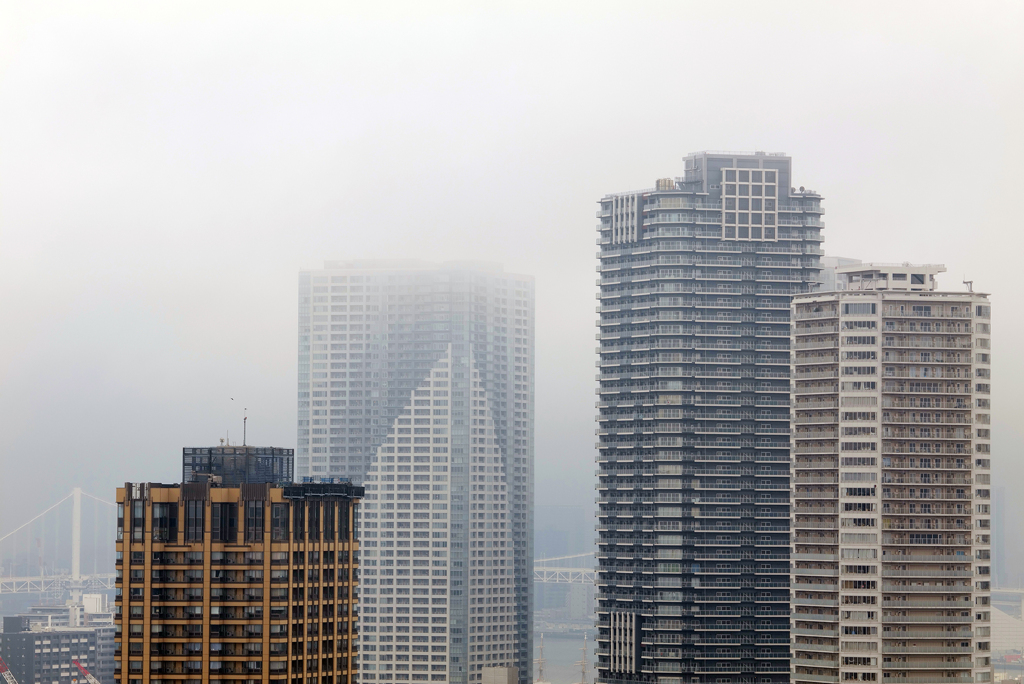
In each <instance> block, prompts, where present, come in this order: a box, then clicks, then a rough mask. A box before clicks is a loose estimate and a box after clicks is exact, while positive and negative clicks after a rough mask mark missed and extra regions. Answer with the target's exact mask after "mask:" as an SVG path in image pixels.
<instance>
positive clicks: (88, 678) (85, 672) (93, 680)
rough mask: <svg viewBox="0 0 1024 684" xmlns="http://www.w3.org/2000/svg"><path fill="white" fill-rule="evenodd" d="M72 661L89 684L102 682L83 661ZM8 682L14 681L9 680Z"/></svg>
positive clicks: (9, 683)
mask: <svg viewBox="0 0 1024 684" xmlns="http://www.w3.org/2000/svg"><path fill="white" fill-rule="evenodd" d="M71 662H73V663H74V664H75V667H77V668H78V671H79V672H81V673H82V676H84V677H85V680H86V681H87V682H89V684H100V680H98V679H96V678H95V677H93V676H92V675H91V674H89V671H88V670H86V669H85V668H84V667H82V663H80V662H78V661H77V660H72V661H71ZM7 684H12V683H11V682H8V683H7ZM14 684H17V682H15V683H14Z"/></svg>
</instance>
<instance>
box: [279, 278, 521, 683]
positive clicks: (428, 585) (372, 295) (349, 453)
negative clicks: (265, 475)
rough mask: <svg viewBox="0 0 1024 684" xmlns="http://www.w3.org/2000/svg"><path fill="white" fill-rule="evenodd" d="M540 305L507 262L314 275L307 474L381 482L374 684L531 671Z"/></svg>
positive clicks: (370, 538)
mask: <svg viewBox="0 0 1024 684" xmlns="http://www.w3.org/2000/svg"><path fill="white" fill-rule="evenodd" d="M533 317H534V289H533V279H532V278H531V277H529V276H523V275H515V274H510V273H505V272H503V271H502V270H501V269H500V267H497V266H494V265H485V264H464V263H446V264H429V263H423V262H328V263H327V264H325V267H324V268H323V269H320V270H314V271H306V272H303V273H301V274H300V276H299V388H298V389H299V416H298V421H299V425H298V449H297V452H296V464H295V470H296V474H297V475H298V476H300V477H301V476H314V477H315V476H321V475H323V476H336V475H341V476H345V477H350V478H352V479H353V480H354V481H356V482H359V483H363V482H365V485H366V499H365V503H364V506H363V510H364V513H363V517H362V528H361V531H360V534H361V537H362V538H363V540H364V550H363V558H364V562H363V564H362V566H363V567H362V569H361V573H362V585H363V586H362V589H361V603H362V617H361V624H362V629H363V643H364V645H365V648H364V651H363V656H362V666H363V667H362V674H361V678H362V681H365V682H374V683H379V682H406V681H424V680H425V681H438V682H440V681H443V682H453V683H455V682H460V683H462V682H465V683H471V682H479V681H481V679H482V676H483V669H484V668H486V667H488V666H492V667H493V666H515V667H518V669H519V673H520V681H521V682H523V683H524V684H525V683H526V682H527V681H528V679H529V673H530V672H531V664H532V655H531V653H532V649H531V632H532V624H531V619H530V618H531V600H532V599H531V596H532V578H533V577H532V576H533V573H532V560H533V364H534V358H533V344H534V332H533V325H534V323H533Z"/></svg>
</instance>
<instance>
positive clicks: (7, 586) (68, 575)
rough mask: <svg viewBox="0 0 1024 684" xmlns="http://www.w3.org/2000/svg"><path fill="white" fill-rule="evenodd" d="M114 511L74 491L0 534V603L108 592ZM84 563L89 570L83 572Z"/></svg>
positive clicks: (562, 568) (568, 572) (540, 578)
mask: <svg viewBox="0 0 1024 684" xmlns="http://www.w3.org/2000/svg"><path fill="white" fill-rule="evenodd" d="M83 502H88V503H87V508H86V516H85V517H86V519H88V518H90V517H91V518H92V519H91V521H88V520H87V523H86V531H87V533H86V535H85V536H86V537H87V538H88V539H87V540H86V546H85V549H84V550H85V551H86V554H85V555H84V556H83V533H82V530H83ZM116 510H117V506H116V504H114V503H113V502H110V501H106V500H104V499H101V498H99V497H97V496H94V495H92V494H89V493H88V492H85V491H82V490H81V489H80V488H78V487H76V488H74V489H73V490H71V492H70V493H69V494H68V495H67V496H65V497H64V498H62V499H61V500H59V501H57V502H56V503H54V504H53V505H51V506H49V507H48V508H46V509H45V510H43V511H42V512H40V513H38V514H37V515H35V516H34V517H32V518H31V519H29V520H26V521H24V522H22V523H21V524H19V525H18V526H17V527H15V528H14V529H12V530H10V531H9V532H6V533H5V534H3V536H0V599H2V598H3V597H5V596H9V595H12V594H40V595H45V596H48V597H51V598H58V597H60V596H62V595H64V594H68V593H70V594H71V596H72V597H73V598H76V599H77V598H78V597H80V596H81V594H82V593H83V592H87V591H98V590H106V589H112V588H113V587H114V573H113V565H114V530H115V529H116V528H115V517H116ZM90 514H91V515H90ZM90 522H91V524H89V523H90ZM90 528H91V529H90ZM69 547H70V548H69ZM83 558H84V559H85V561H84V563H83ZM90 565H91V572H85V571H83V567H86V566H90ZM596 577H597V572H596V570H594V553H593V552H590V553H577V554H572V555H567V556H556V557H553V558H537V559H535V560H534V566H533V579H534V581H535V582H542V583H546V584H593V583H594V581H595V580H596Z"/></svg>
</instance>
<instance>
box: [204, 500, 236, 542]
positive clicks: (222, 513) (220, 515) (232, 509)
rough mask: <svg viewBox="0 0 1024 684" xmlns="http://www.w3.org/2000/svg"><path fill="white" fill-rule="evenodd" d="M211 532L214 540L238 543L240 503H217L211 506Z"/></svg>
mask: <svg viewBox="0 0 1024 684" xmlns="http://www.w3.org/2000/svg"><path fill="white" fill-rule="evenodd" d="M210 508H211V511H212V515H211V518H210V523H211V524H210V533H211V534H212V535H213V540H214V541H219V542H226V543H229V544H237V543H238V505H237V504H234V503H215V504H213V505H212V506H211V507H210Z"/></svg>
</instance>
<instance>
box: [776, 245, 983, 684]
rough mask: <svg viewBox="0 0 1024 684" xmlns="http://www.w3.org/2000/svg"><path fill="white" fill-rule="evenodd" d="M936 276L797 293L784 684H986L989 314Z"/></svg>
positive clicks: (932, 270)
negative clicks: (789, 630) (789, 645)
mask: <svg viewBox="0 0 1024 684" xmlns="http://www.w3.org/2000/svg"><path fill="white" fill-rule="evenodd" d="M943 270H945V269H943V268H942V267H941V266H913V265H910V264H857V265H850V266H846V267H840V269H839V271H840V273H841V274H843V275H845V276H846V278H847V280H848V285H847V288H848V289H847V290H846V291H843V292H829V293H815V294H808V295H803V296H800V297H797V298H796V299H795V300H794V302H793V307H794V317H795V320H794V328H793V338H792V339H793V348H794V358H793V379H794V387H793V402H794V405H793V409H794V413H795V416H796V422H795V426H796V427H795V434H794V444H795V453H794V464H793V472H794V480H793V518H792V527H793V566H794V567H793V586H792V590H793V617H792V620H793V623H792V624H793V635H794V643H793V679H792V680H793V682H796V683H805V682H806V683H810V682H850V681H868V682H881V681H884V682H928V683H929V684H931V683H939V682H948V683H951V684H952V683H955V682H986V681H992V668H991V662H990V651H991V621H990V620H991V608H990V606H989V597H990V591H991V584H990V583H991V581H992V570H991V568H992V561H991V558H990V552H991V542H992V540H991V534H992V530H991V527H992V526H991V509H990V506H991V498H992V497H991V484H990V478H991V475H990V473H991V470H990V466H991V463H990V460H989V459H990V458H991V456H990V444H991V442H990V437H991V435H990V432H989V430H990V427H989V425H990V422H991V421H990V416H991V406H990V404H989V400H990V391H991V387H990V383H991V379H990V368H991V356H990V354H991V351H990V340H991V328H990V309H989V302H988V296H987V295H984V294H979V293H974V292H941V291H938V290H936V287H935V274H937V273H940V272H942V271H943Z"/></svg>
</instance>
